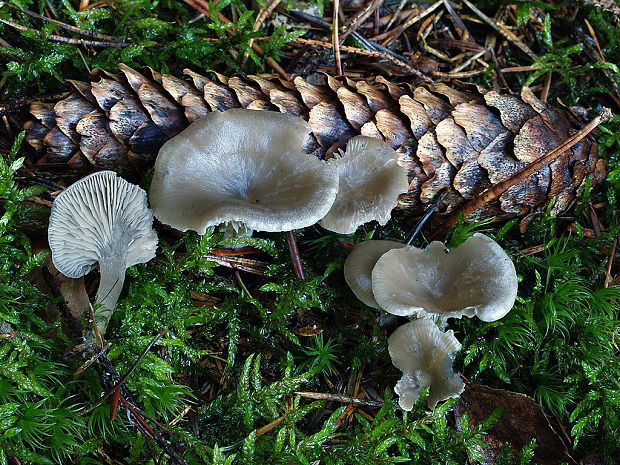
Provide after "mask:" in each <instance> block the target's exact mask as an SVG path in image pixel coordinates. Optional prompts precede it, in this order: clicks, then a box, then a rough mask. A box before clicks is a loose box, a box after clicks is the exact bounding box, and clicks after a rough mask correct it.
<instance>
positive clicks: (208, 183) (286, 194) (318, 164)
mask: <svg viewBox="0 0 620 465" xmlns="http://www.w3.org/2000/svg"><path fill="white" fill-rule="evenodd" d="M309 132H310V127H309V126H308V123H306V122H305V121H304V120H302V119H301V118H298V117H296V116H292V115H288V114H283V113H276V112H270V111H255V110H243V109H232V110H228V111H225V112H223V113H221V112H213V113H209V114H207V115H206V116H204V117H202V118H201V119H199V120H198V121H195V122H194V123H192V124H191V125H190V126H189V127H188V128H187V129H185V130H184V131H183V132H181V133H180V134H179V135H177V136H176V137H174V138H172V139H170V140H169V141H168V142H166V143H165V144H164V146H163V147H162V148H161V149H160V151H159V155H158V156H157V161H156V162H155V174H154V176H153V182H152V183H151V191H150V198H151V206H152V208H153V212H154V213H155V216H156V217H157V219H159V220H160V221H161V222H163V223H166V224H169V225H170V226H172V227H175V228H177V229H180V230H182V231H185V230H187V229H193V230H194V231H197V232H198V233H200V234H204V232H205V230H206V229H207V227H209V226H213V225H217V224H220V223H225V222H228V221H240V222H243V223H245V225H246V226H247V227H249V228H251V229H255V230H257V231H270V232H277V231H288V230H291V229H297V228H303V227H306V226H310V225H312V224H314V223H316V222H317V221H318V220H319V219H321V218H322V217H323V216H324V215H325V213H327V211H328V210H329V208H330V207H331V205H332V203H333V202H334V199H335V198H336V193H337V189H338V173H337V170H336V169H335V168H334V167H332V166H329V165H327V164H325V163H324V162H322V161H320V160H319V159H318V158H316V157H314V156H312V155H308V154H306V153H304V152H303V150H302V145H303V143H304V142H305V141H306V139H307V137H308V134H309Z"/></svg>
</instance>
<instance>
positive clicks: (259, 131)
mask: <svg viewBox="0 0 620 465" xmlns="http://www.w3.org/2000/svg"><path fill="white" fill-rule="evenodd" d="M310 132H311V131H310V126H309V125H308V123H307V122H306V121H304V120H303V119H301V118H298V117H296V116H292V115H289V114H283V113H277V112H270V111H256V110H245V109H231V110H228V111H225V112H213V113H209V114H207V115H206V116H204V117H203V118H201V119H199V120H197V121H195V122H194V123H192V124H191V125H190V126H189V127H188V128H187V129H185V130H184V131H183V132H181V133H180V134H179V135H177V136H176V137H174V138H172V139H170V140H169V141H168V142H167V143H166V144H164V146H163V147H162V148H161V149H160V151H159V154H158V156H157V160H156V162H155V170H154V175H153V180H152V182H151V187H150V193H149V200H150V204H151V208H152V209H153V210H152V211H151V210H150V209H149V208H148V205H147V195H146V192H144V190H142V189H141V188H140V187H138V186H135V185H133V184H130V183H128V182H127V181H125V180H123V179H122V178H120V177H118V176H117V175H116V173H114V172H112V171H101V172H97V173H94V174H91V175H89V176H87V177H85V178H83V179H81V180H80V181H78V182H76V183H74V184H72V185H71V186H70V187H68V188H67V189H65V190H64V191H63V192H62V193H61V194H60V195H59V196H58V197H57V198H56V200H55V201H54V204H53V206H52V212H51V216H50V221H49V230H48V239H49V244H50V248H51V250H52V261H53V263H54V265H55V266H56V268H57V269H58V270H59V271H60V272H61V273H63V274H65V275H66V276H68V277H70V278H79V277H81V276H84V275H85V274H87V273H88V272H89V271H90V270H91V269H92V267H93V266H94V265H95V263H98V266H99V271H100V274H101V279H100V285H99V289H98V291H97V296H96V298H95V309H94V314H95V322H96V324H97V328H98V330H99V332H100V333H101V334H104V333H105V330H106V327H107V324H108V322H109V320H110V317H111V315H112V311H113V309H114V306H115V304H116V301H117V299H118V297H119V295H120V292H121V289H122V287H123V281H124V278H125V270H126V268H128V267H130V266H132V265H135V264H138V263H144V262H147V261H149V260H150V259H152V258H153V257H154V256H155V250H156V248H157V236H156V234H155V232H154V231H153V228H152V226H153V215H155V217H156V218H157V219H158V220H159V221H161V222H162V223H164V224H167V225H170V226H172V227H174V228H177V229H179V230H182V231H186V230H188V229H191V230H194V231H197V232H198V233H199V234H204V233H205V231H206V229H207V228H208V227H210V226H215V225H220V224H222V225H224V226H226V228H227V230H229V231H232V232H233V234H235V235H240V236H243V235H248V234H251V231H252V230H256V231H266V232H280V231H291V230H293V229H300V228H305V227H307V226H311V225H313V224H315V223H317V222H319V223H320V224H321V226H323V227H324V228H326V229H328V230H331V231H335V232H338V233H345V234H346V233H352V232H354V231H355V230H356V229H357V227H358V226H359V225H360V224H363V223H365V222H368V221H372V220H376V221H378V222H379V223H380V224H385V223H386V222H387V221H388V219H389V217H390V213H391V211H392V209H393V208H394V207H395V206H396V203H397V200H398V195H399V194H401V193H403V192H406V191H407V189H408V181H407V174H406V171H405V170H404V169H403V168H402V167H400V166H399V165H398V164H397V158H398V155H397V153H396V152H395V151H394V150H393V149H392V148H391V147H389V146H388V145H387V144H385V143H383V142H382V141H380V140H378V139H375V138H371V137H365V136H358V137H355V138H353V139H352V140H350V141H349V143H348V145H347V150H346V152H344V153H339V154H336V156H335V157H334V158H332V159H330V160H328V161H327V162H324V161H322V160H319V159H318V158H317V157H315V156H313V155H310V154H307V153H306V152H305V151H304V147H305V145H306V144H308V142H309V134H310ZM88 334H91V333H90V332H89V333H88ZM87 340H91V341H92V340H93V337H92V336H87Z"/></svg>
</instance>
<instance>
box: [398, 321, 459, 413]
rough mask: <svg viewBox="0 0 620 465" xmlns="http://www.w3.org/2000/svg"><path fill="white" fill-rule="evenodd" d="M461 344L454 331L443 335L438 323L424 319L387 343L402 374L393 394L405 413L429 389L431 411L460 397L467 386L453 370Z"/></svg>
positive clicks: (407, 324) (401, 330)
mask: <svg viewBox="0 0 620 465" xmlns="http://www.w3.org/2000/svg"><path fill="white" fill-rule="evenodd" d="M460 349H461V343H460V342H459V341H458V340H457V339H456V337H454V331H452V330H449V331H447V332H445V333H444V332H442V331H441V330H440V329H439V328H438V327H437V325H436V324H435V323H433V322H432V321H430V320H428V319H426V318H422V319H420V320H415V321H412V322H410V323H406V324H404V325H403V326H401V327H399V328H397V329H396V331H394V333H393V334H392V335H391V336H390V338H389V339H388V350H389V352H390V357H391V358H392V363H393V364H394V366H395V367H396V368H398V369H399V370H400V371H402V372H403V376H402V378H401V379H400V381H398V382H397V383H396V386H395V387H394V392H396V394H398V397H399V398H398V403H399V405H400V406H401V408H402V409H403V410H407V411H409V410H411V409H412V408H413V406H414V405H415V403H416V401H417V400H418V398H419V397H420V392H421V391H422V389H424V388H425V387H427V386H430V392H429V396H428V399H427V402H428V406H429V408H431V409H433V408H435V405H436V404H437V402H439V401H441V400H445V399H448V398H450V397H458V396H459V395H460V394H461V392H463V389H464V387H465V385H464V384H463V382H462V381H461V379H460V378H459V376H458V375H457V374H456V373H454V371H453V370H452V362H453V361H454V355H453V354H454V353H456V352H458V351H459V350H460Z"/></svg>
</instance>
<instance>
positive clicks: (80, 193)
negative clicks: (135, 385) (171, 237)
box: [48, 171, 157, 334]
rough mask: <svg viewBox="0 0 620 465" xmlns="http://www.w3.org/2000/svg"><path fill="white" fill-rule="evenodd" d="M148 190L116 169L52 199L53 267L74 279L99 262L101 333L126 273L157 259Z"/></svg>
mask: <svg viewBox="0 0 620 465" xmlns="http://www.w3.org/2000/svg"><path fill="white" fill-rule="evenodd" d="M152 225H153V213H152V212H151V210H149V208H148V206H147V201H146V192H144V190H143V189H141V188H140V187H138V186H136V185H134V184H131V183H129V182H127V181H125V180H124V179H122V178H120V177H119V176H118V175H117V174H116V173H115V172H113V171H100V172H97V173H93V174H91V175H89V176H86V177H85V178H83V179H81V180H79V181H77V182H76V183H74V184H72V185H71V186H69V187H68V188H67V189H65V190H64V191H63V192H62V193H61V194H60V195H59V196H58V197H57V198H56V200H55V201H54V203H53V205H52V212H51V215H50V220H49V227H48V241H49V245H50V249H51V250H52V261H53V263H54V266H55V267H56V268H57V269H58V271H60V272H61V273H62V274H64V275H66V276H68V277H70V278H79V277H81V276H84V275H85V274H87V273H88V272H89V271H90V270H91V269H92V267H93V266H94V264H95V263H98V264H99V270H100V273H101V280H100V283H99V289H98V290H97V296H96V298H95V303H96V304H99V305H100V307H99V308H98V309H95V317H96V320H97V325H98V327H99V331H100V332H101V333H102V334H103V333H105V328H106V326H107V323H108V321H109V319H110V316H111V315H112V310H113V309H114V306H115V305H116V301H117V300H118V296H119V295H120V292H121V290H122V288H123V282H124V279H125V270H126V269H127V268H128V267H130V266H133V265H136V264H138V263H144V262H147V261H149V260H150V259H152V258H153V257H155V250H156V248H157V235H156V234H155V231H153V228H152Z"/></svg>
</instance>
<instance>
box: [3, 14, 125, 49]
mask: <svg viewBox="0 0 620 465" xmlns="http://www.w3.org/2000/svg"><path fill="white" fill-rule="evenodd" d="M0 22H2V23H4V24H6V25H7V26H11V27H14V28H15V29H19V30H20V31H32V32H36V33H38V34H41V31H39V30H38V29H33V28H31V27H26V26H22V25H21V24H17V23H14V22H13V21H8V20H6V19H2V18H0ZM46 38H47V39H50V40H55V41H56V42H64V43H65V44H73V45H86V46H89V47H127V46H128V45H129V43H128V42H109V41H108V42H104V41H99V40H84V39H71V38H69V37H63V36H57V35H55V34H50V35H49V36H46Z"/></svg>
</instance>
